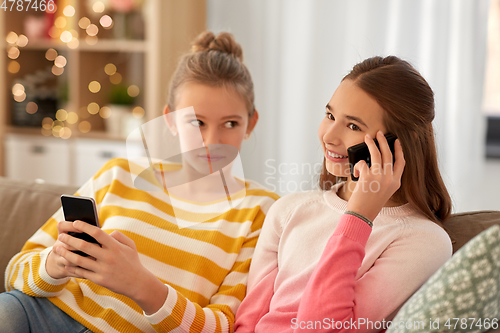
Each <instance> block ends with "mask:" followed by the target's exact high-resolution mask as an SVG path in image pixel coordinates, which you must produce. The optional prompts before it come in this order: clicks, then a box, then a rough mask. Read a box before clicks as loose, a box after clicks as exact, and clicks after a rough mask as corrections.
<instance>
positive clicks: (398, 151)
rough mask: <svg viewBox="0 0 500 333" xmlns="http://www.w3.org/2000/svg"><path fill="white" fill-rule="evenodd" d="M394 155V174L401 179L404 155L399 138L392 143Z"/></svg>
mask: <svg viewBox="0 0 500 333" xmlns="http://www.w3.org/2000/svg"><path fill="white" fill-rule="evenodd" d="M394 155H395V157H396V161H395V163H394V175H395V176H396V177H397V178H398V179H401V176H402V175H403V171H404V168H405V165H406V161H405V157H404V154H403V147H402V146H401V141H399V139H397V140H396V142H395V143H394Z"/></svg>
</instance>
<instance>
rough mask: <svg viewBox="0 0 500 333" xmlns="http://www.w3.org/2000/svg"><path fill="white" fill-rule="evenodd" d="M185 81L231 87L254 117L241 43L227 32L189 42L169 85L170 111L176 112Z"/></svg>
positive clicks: (200, 37)
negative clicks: (189, 46)
mask: <svg viewBox="0 0 500 333" xmlns="http://www.w3.org/2000/svg"><path fill="white" fill-rule="evenodd" d="M188 82H196V83H201V84H206V85H209V86H215V87H229V88H232V89H234V90H235V91H236V92H237V93H238V95H239V96H240V97H241V98H242V99H243V100H244V101H245V105H246V107H247V110H248V115H249V116H250V117H251V116H252V115H253V114H254V111H255V106H254V90H253V81H252V77H251V76H250V72H249V71H248V68H247V67H246V66H245V65H244V64H243V51H242V49H241V46H240V44H238V43H237V42H236V41H235V39H234V37H233V35H232V34H230V33H228V32H221V33H220V34H218V35H217V36H215V35H214V34H213V33H212V32H210V31H205V32H202V33H201V34H200V35H198V37H196V39H195V40H194V41H193V42H192V44H191V52H190V53H187V54H185V55H184V56H183V57H182V58H181V60H180V62H179V64H178V65H177V69H176V70H175V73H174V75H173V76H172V80H171V82H170V87H169V92H168V96H169V98H168V107H169V108H170V110H175V102H176V97H177V94H178V91H179V90H180V89H181V87H182V85H183V84H185V83H188Z"/></svg>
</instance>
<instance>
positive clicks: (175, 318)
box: [161, 293, 187, 330]
mask: <svg viewBox="0 0 500 333" xmlns="http://www.w3.org/2000/svg"><path fill="white" fill-rule="evenodd" d="M186 306H187V300H186V298H185V297H184V296H182V295H180V294H179V293H177V302H176V303H175V306H174V308H173V309H172V313H171V314H170V315H169V316H168V317H167V318H165V319H164V320H162V325H161V326H164V325H167V327H168V329H169V330H173V329H174V328H176V327H179V324H180V323H181V322H182V318H184V313H185V312H186Z"/></svg>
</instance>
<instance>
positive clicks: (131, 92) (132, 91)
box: [127, 84, 139, 97]
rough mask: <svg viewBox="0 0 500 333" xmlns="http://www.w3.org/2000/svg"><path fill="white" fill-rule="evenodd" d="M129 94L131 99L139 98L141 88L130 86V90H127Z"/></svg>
mask: <svg viewBox="0 0 500 333" xmlns="http://www.w3.org/2000/svg"><path fill="white" fill-rule="evenodd" d="M127 94H128V95H129V96H130V97H137V96H138V95H139V87H138V86H136V85H135V84H132V85H130V86H129V87H128V88H127Z"/></svg>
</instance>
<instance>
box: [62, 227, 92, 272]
mask: <svg viewBox="0 0 500 333" xmlns="http://www.w3.org/2000/svg"><path fill="white" fill-rule="evenodd" d="M60 237H63V238H73V239H74V240H77V241H82V240H81V239H77V238H74V237H71V236H69V235H61V236H60ZM70 241H72V240H70ZM82 242H84V243H87V244H89V245H94V246H97V245H95V244H90V243H88V242H85V241H82ZM97 247H98V246H97ZM79 250H80V251H83V252H85V253H87V254H90V253H88V252H87V251H85V250H83V249H79ZM53 251H54V252H55V253H56V254H57V255H59V256H60V257H61V258H62V259H61V260H60V261H59V262H60V263H61V264H64V266H66V269H67V270H68V269H69V268H71V267H76V266H79V267H82V268H84V269H86V270H90V271H93V270H95V269H96V268H97V267H96V261H95V260H94V259H93V258H92V257H83V256H81V255H79V254H76V253H73V252H71V251H68V250H67V249H66V248H65V247H63V246H59V247H57V248H53ZM89 252H90V251H89ZM90 255H91V254H90Z"/></svg>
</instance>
